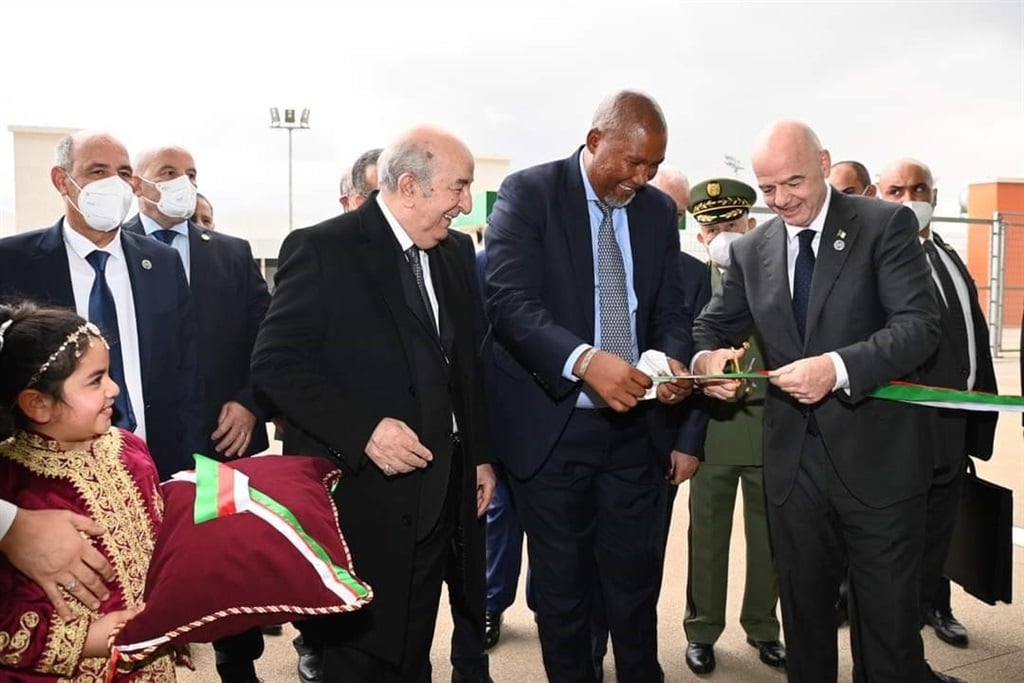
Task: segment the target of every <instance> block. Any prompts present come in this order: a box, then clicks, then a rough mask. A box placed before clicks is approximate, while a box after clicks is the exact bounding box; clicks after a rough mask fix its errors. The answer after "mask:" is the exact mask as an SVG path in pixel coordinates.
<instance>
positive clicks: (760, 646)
mask: <svg viewBox="0 0 1024 683" xmlns="http://www.w3.org/2000/svg"><path fill="white" fill-rule="evenodd" d="M747 643H748V644H749V645H750V646H751V647H756V648H757V654H759V655H760V656H761V661H762V662H764V663H765V664H767V665H768V666H774V667H775V668H776V669H785V668H786V646H785V645H783V644H782V643H780V642H779V641H777V640H752V639H751V638H747Z"/></svg>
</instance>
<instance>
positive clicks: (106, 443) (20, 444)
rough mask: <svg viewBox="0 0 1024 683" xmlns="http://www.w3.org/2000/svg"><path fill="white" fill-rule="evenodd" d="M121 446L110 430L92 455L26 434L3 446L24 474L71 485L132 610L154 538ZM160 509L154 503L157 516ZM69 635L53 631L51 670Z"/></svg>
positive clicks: (61, 656)
mask: <svg viewBox="0 0 1024 683" xmlns="http://www.w3.org/2000/svg"><path fill="white" fill-rule="evenodd" d="M122 445H123V439H122V436H121V432H120V430H118V429H117V428H116V427H111V428H110V430H108V431H107V432H106V433H105V434H102V435H101V436H99V437H98V438H97V439H96V440H95V441H94V442H93V445H92V450H91V452H89V451H62V450H60V446H59V444H57V442H55V441H52V440H50V439H47V438H45V437H42V436H40V435H38V434H31V433H28V432H19V433H18V434H17V435H16V436H15V437H14V439H12V440H11V441H9V442H7V443H5V444H4V446H5V448H4V450H5V451H6V455H7V457H8V458H10V459H11V460H12V461H13V462H16V463H18V464H19V465H21V466H22V467H24V468H25V469H27V470H28V471H30V472H32V473H34V474H36V475H39V476H42V477H47V478H50V479H62V480H66V481H68V482H70V483H71V485H72V486H74V488H75V490H76V491H77V492H78V494H79V495H80V496H81V498H82V500H83V502H84V503H85V506H86V508H87V509H88V510H89V514H90V515H91V516H92V518H93V519H95V520H97V521H98V522H99V523H100V524H101V525H102V526H103V527H104V529H105V530H106V531H105V533H104V534H103V535H102V536H101V537H100V538H99V542H100V543H101V544H102V545H103V548H104V549H105V550H106V553H105V554H106V556H107V557H108V559H109V560H110V564H111V566H112V567H113V569H114V572H115V576H116V579H115V580H116V582H117V583H118V584H120V587H121V593H122V596H123V600H124V605H125V607H135V606H137V605H139V604H141V602H142V594H143V590H144V588H145V581H146V572H147V571H148V570H149V559H150V557H151V556H152V554H153V544H154V534H153V529H152V526H151V521H150V519H151V512H150V511H149V510H148V509H147V508H146V504H145V500H144V498H143V496H142V493H141V492H140V491H139V487H138V485H137V484H136V483H135V481H134V480H133V479H132V476H131V474H130V472H129V471H128V468H127V467H125V465H124V464H123V463H122V461H121V448H122ZM159 508H160V506H159V504H157V505H156V510H155V512H156V513H157V514H159ZM98 616H99V614H98V613H91V618H92V619H95V618H96V617H98ZM86 623H88V622H86ZM85 631H86V632H87V631H88V629H87V628H86V629H85ZM72 635H73V634H71V633H65V632H63V631H62V630H61V629H59V628H54V629H52V630H51V638H50V639H49V642H48V643H47V650H46V652H45V653H44V655H43V657H44V659H46V660H48V661H50V662H52V663H53V665H58V666H59V665H62V664H63V662H65V661H66V657H67V652H66V648H67V645H66V642H67V640H68V639H69V638H71V636H72ZM84 643H85V640H84V636H83V638H82V640H81V641H80V642H78V648H77V650H75V651H74V659H75V660H77V659H78V658H79V657H80V655H81V651H82V646H83V645H84ZM61 672H62V673H63V672H64V671H63V669H62V670H61ZM67 673H68V674H69V675H70V674H71V673H73V672H67Z"/></svg>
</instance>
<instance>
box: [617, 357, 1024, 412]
mask: <svg viewBox="0 0 1024 683" xmlns="http://www.w3.org/2000/svg"><path fill="white" fill-rule="evenodd" d="M660 353H661V352H660V351H645V352H644V354H643V356H642V357H641V361H640V363H638V364H637V368H638V369H640V370H642V371H643V372H645V373H647V374H648V375H649V376H650V377H651V379H652V380H653V381H654V382H655V383H656V384H657V383H658V382H668V381H671V380H674V379H692V380H695V381H697V382H706V381H711V380H716V379H741V380H766V379H768V378H769V377H770V376H771V375H772V372H773V371H771V370H762V371H759V372H726V373H723V374H719V375H672V374H670V373H669V372H668V362H667V361H665V362H664V364H662V363H661V362H659V361H660V358H659V357H658V356H656V355H648V354H660ZM663 357H664V354H661V358H663ZM662 370H663V371H662ZM649 393H651V396H645V397H644V398H650V397H653V392H649ZM870 397H871V398H877V399H883V400H886V401H900V402H901V403H915V404H917V405H924V406H932V407H934V408H951V409H956V410H972V411H980V412H1008V413H1024V397H1022V396H1010V395H1004V394H990V393H986V392H984V391H962V390H959V389H946V388H943V387H933V386H928V385H925V384H913V383H910V382H890V383H888V384H883V385H882V386H880V387H878V388H877V389H875V390H874V391H873V392H871V394H870Z"/></svg>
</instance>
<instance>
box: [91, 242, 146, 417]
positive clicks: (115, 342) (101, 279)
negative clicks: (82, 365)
mask: <svg viewBox="0 0 1024 683" xmlns="http://www.w3.org/2000/svg"><path fill="white" fill-rule="evenodd" d="M109 257H110V254H108V253H107V252H105V251H99V250H96V251H93V252H90V253H89V255H88V256H86V257H85V260H86V261H88V262H89V265H90V266H92V269H93V270H94V271H95V273H96V277H95V279H94V280H93V282H92V289H91V290H90V291H89V320H90V321H91V322H93V323H95V324H96V325H97V326H98V327H99V328H100V330H102V331H103V336H104V338H105V339H106V340H107V344H108V345H109V346H110V378H111V379H112V380H114V382H116V383H117V386H118V387H120V389H121V393H119V394H118V395H117V397H116V398H115V399H114V425H116V426H118V427H123V428H124V429H127V430H128V431H135V413H134V412H133V411H132V402H131V401H130V400H128V387H127V386H126V385H125V382H124V360H123V359H122V358H121V334H120V332H119V330H118V326H117V307H116V306H115V305H114V295H113V293H112V292H111V291H110V287H108V286H107V276H106V269H107V259H108V258H109Z"/></svg>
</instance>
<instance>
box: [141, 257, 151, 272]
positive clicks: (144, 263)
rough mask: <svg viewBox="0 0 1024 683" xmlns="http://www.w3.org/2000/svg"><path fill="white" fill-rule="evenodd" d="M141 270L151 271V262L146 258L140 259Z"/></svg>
mask: <svg viewBox="0 0 1024 683" xmlns="http://www.w3.org/2000/svg"><path fill="white" fill-rule="evenodd" d="M142 269H143V270H152V269H153V262H152V261H150V260H149V259H148V258H144V259H142Z"/></svg>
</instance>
